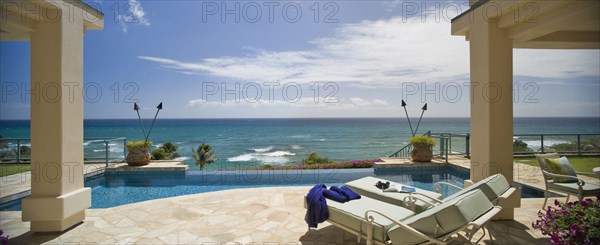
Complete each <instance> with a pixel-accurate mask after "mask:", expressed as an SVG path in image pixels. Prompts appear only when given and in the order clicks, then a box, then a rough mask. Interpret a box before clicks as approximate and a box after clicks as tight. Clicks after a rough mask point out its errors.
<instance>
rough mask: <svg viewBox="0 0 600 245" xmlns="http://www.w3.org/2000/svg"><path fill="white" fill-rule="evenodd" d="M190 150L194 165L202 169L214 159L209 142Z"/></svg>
mask: <svg viewBox="0 0 600 245" xmlns="http://www.w3.org/2000/svg"><path fill="white" fill-rule="evenodd" d="M192 151H193V152H192V153H193V155H194V160H195V161H196V166H198V167H200V169H203V168H204V167H205V166H206V165H208V164H210V163H212V162H214V161H215V159H213V151H212V147H211V146H210V145H209V144H204V143H202V144H201V145H199V146H198V148H196V149H194V148H192Z"/></svg>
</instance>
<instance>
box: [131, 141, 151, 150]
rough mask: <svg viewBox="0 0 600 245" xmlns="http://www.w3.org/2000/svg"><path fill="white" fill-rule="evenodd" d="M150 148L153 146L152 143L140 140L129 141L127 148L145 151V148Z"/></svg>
mask: <svg viewBox="0 0 600 245" xmlns="http://www.w3.org/2000/svg"><path fill="white" fill-rule="evenodd" d="M150 146H152V141H143V140H138V141H129V142H127V148H138V149H140V148H141V149H143V148H146V149H147V148H150Z"/></svg>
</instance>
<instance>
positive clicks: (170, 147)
mask: <svg viewBox="0 0 600 245" xmlns="http://www.w3.org/2000/svg"><path fill="white" fill-rule="evenodd" d="M177 149H178V147H177V146H176V145H175V144H173V143H171V142H166V143H164V144H162V145H161V146H160V147H159V148H157V149H155V150H154V151H152V159H153V160H171V159H175V158H178V157H180V156H181V155H180V154H179V152H177Z"/></svg>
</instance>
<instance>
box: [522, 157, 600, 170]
mask: <svg viewBox="0 0 600 245" xmlns="http://www.w3.org/2000/svg"><path fill="white" fill-rule="evenodd" d="M567 159H569V163H571V165H572V166H573V169H575V171H576V172H593V171H592V169H593V168H597V167H600V157H567ZM514 161H515V162H518V163H523V164H527V165H531V166H538V163H537V160H535V157H528V158H515V159H514Z"/></svg>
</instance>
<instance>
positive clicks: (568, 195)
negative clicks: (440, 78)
mask: <svg viewBox="0 0 600 245" xmlns="http://www.w3.org/2000/svg"><path fill="white" fill-rule="evenodd" d="M569 197H571V194H567V200H566V201H565V202H566V203H568V202H569Z"/></svg>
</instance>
